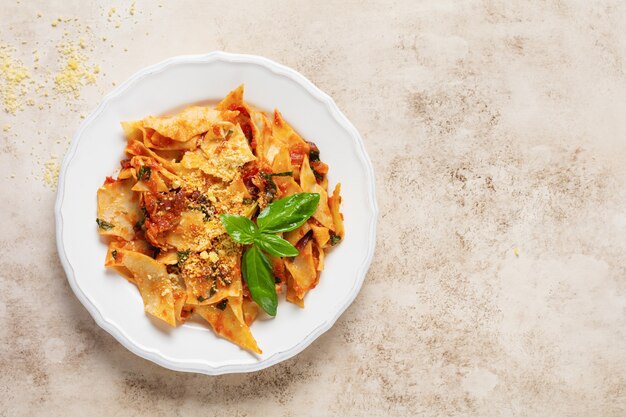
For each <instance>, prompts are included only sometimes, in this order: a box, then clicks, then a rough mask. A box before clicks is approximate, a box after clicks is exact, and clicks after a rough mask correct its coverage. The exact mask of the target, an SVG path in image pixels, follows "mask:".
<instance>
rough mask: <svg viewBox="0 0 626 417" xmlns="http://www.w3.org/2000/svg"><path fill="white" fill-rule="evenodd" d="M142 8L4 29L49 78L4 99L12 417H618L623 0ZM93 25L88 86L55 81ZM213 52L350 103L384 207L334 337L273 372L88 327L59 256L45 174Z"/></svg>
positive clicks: (7, 5)
mask: <svg viewBox="0 0 626 417" xmlns="http://www.w3.org/2000/svg"><path fill="white" fill-rule="evenodd" d="M92 3H93V4H92ZM111 7H115V11H113V12H111ZM131 11H132V10H131V2H130V1H125V2H123V1H114V2H112V3H108V2H107V3H105V2H102V4H101V5H97V4H95V2H83V1H78V0H72V1H59V0H55V1H51V2H46V1H32V2H30V1H22V2H21V3H20V2H16V1H14V0H9V1H5V2H3V4H2V12H1V14H2V20H3V23H2V25H1V26H0V44H2V45H4V46H5V47H9V49H10V48H13V49H14V52H13V57H14V58H13V59H19V60H21V61H22V63H23V65H24V66H25V67H27V68H28V69H29V71H30V74H31V78H35V79H37V80H38V81H37V83H39V82H41V83H43V85H44V87H42V89H39V90H36V89H35V88H36V86H37V83H35V84H32V85H31V84H25V85H26V87H25V88H26V89H27V90H28V91H27V95H26V96H25V97H28V96H32V97H33V100H34V101H33V102H31V103H30V105H29V104H28V103H26V104H24V105H23V106H21V108H20V109H19V110H18V111H17V112H16V114H15V115H10V114H7V113H2V114H0V126H2V127H3V130H2V131H0V133H1V134H2V136H1V138H0V183H1V188H0V190H1V191H0V192H1V194H0V198H1V199H2V201H3V202H4V204H3V208H2V235H1V236H0V248H1V252H2V257H1V259H0V317H1V318H2V325H1V326H0V370H1V372H0V415H1V416H19V415H31V416H44V415H45V416H74V415H76V416H85V415H90V416H91V415H103V416H122V415H124V416H125V415H142V416H143V415H145V416H151V417H156V416H182V415H185V416H189V415H203V416H212V415H215V416H218V415H230V416H253V415H263V416H268V415H272V416H308V415H311V416H322V415H369V416H389V415H394V416H395V415H419V416H485V417H486V416H581V417H583V416H584V417H587V416H606V417H610V416H615V417H617V416H624V415H626V257H625V254H626V163H625V162H626V101H625V99H626V72H625V71H626V63H625V59H626V37H624V27H626V3H624V2H623V1H595V2H591V1H535V2H529V3H527V2H514V1H495V0H494V1H458V2H454V1H443V0H442V1H434V0H433V1H409V0H407V1H400V0H398V1H392V2H375V1H350V0H349V1H341V2H339V1H337V2H329V1H316V2H305V1H302V2H291V1H281V2H268V3H265V4H263V3H261V2H254V3H253V4H252V2H250V3H248V2H239V1H233V2H222V3H214V2H210V3H209V2H192V1H179V2H174V1H171V2H166V1H147V0H139V1H137V3H136V5H135V8H134V14H132V13H131ZM38 13H39V14H40V15H41V16H40V17H38ZM59 17H60V18H61V20H60V21H59V22H57V24H56V26H53V25H52V23H53V20H54V19H58V18H59ZM74 18H76V19H77V20H74ZM64 32H67V33H65V34H64ZM79 38H84V44H85V48H81V50H82V53H83V54H84V56H83V58H84V59H85V61H84V63H85V65H89V66H90V67H89V68H93V66H95V65H99V69H100V71H99V72H98V73H97V74H96V76H95V84H93V85H86V86H85V87H84V88H79V89H78V91H79V93H80V96H79V97H75V95H74V94H73V93H70V94H66V93H62V92H60V93H55V90H54V78H55V74H56V73H57V72H58V71H59V68H61V67H63V65H65V63H64V61H63V60H64V59H65V58H66V56H60V55H59V53H58V51H57V50H56V45H57V44H58V43H59V42H60V41H62V40H63V39H66V40H69V41H72V42H78V39H79ZM35 49H36V50H38V53H37V54H34V53H33V51H34V50H35ZM216 49H217V50H225V51H231V52H243V53H253V54H259V55H264V56H267V57H269V58H271V59H274V60H276V61H278V62H280V63H283V64H285V65H288V66H291V67H293V68H295V69H296V70H298V71H300V72H302V73H303V74H304V75H305V76H307V77H308V78H310V79H311V80H312V81H313V82H314V83H315V84H317V85H318V86H319V87H320V88H321V89H322V90H324V91H326V92H327V93H329V94H330V95H331V96H332V97H334V99H335V100H336V102H337V104H338V105H339V107H340V108H341V109H342V110H343V111H344V112H345V114H346V115H347V116H348V118H349V119H350V120H351V121H352V122H353V123H354V124H355V126H356V127H357V128H358V129H359V131H360V132H361V134H362V136H363V138H364V140H365V145H366V148H367V150H368V152H369V154H370V156H371V157H372V161H373V164H374V167H375V171H376V175H377V192H378V200H379V204H380V208H381V215H380V219H379V227H378V234H379V240H378V245H377V252H376V256H375V258H374V261H373V264H372V267H371V269H370V272H369V274H368V275H367V279H366V281H365V284H364V286H363V289H362V291H361V293H360V294H359V296H358V297H357V299H356V301H355V302H354V304H353V305H352V307H350V308H349V309H348V310H347V312H346V313H345V314H344V315H343V316H342V317H341V318H340V319H339V321H338V322H337V324H336V325H335V326H334V328H333V329H331V330H330V331H329V332H328V333H326V334H325V335H323V336H322V337H320V338H319V339H318V340H317V341H316V342H315V343H313V344H312V345H311V346H310V347H309V348H308V349H306V350H305V351H304V352H302V353H301V354H300V355H298V356H297V357H295V358H293V359H291V360H288V361H286V362H284V363H282V364H280V365H277V366H274V367H272V368H270V369H267V370H264V371H261V372H257V373H254V374H247V375H230V376H222V377H207V376H202V375H189V374H181V373H176V372H172V371H169V370H166V369H163V368H160V367H159V366H157V365H154V364H152V363H150V362H147V361H145V360H143V359H140V358H138V357H136V356H134V355H133V354H131V353H130V352H128V351H127V350H126V349H124V348H123V347H122V346H121V345H120V344H118V343H117V342H116V341H115V340H114V339H113V338H112V337H111V336H109V335H108V334H107V333H106V332H104V331H103V330H101V329H100V328H99V327H98V326H97V325H96V324H95V323H94V321H93V320H92V319H91V317H90V316H89V314H88V313H87V311H86V310H85V309H84V308H83V307H82V305H81V304H80V303H79V302H78V301H77V299H76V298H75V297H74V295H73V293H72V292H71V290H70V288H69V286H68V284H67V282H66V279H65V275H64V273H63V271H62V268H61V266H60V264H59V261H58V258H57V254H56V248H55V240H54V239H55V236H54V233H55V231H54V218H53V202H54V198H55V192H54V190H53V188H54V187H50V186H49V184H48V183H49V182H50V181H47V182H46V181H44V179H45V178H46V175H47V176H48V177H49V176H50V175H53V174H54V168H55V164H58V162H55V159H54V158H52V159H51V155H52V156H55V157H56V158H57V159H56V161H58V159H59V158H61V157H62V155H63V153H64V150H65V148H66V146H67V142H68V140H69V138H71V136H72V134H73V132H74V131H75V129H76V128H77V127H78V125H79V124H80V122H81V116H80V115H81V113H82V114H87V113H88V112H89V111H90V110H91V109H93V108H94V107H95V106H96V105H97V103H98V102H99V100H100V99H101V97H102V95H103V94H105V93H106V92H108V91H110V90H111V89H112V88H113V86H112V85H113V83H114V82H117V83H119V82H121V81H123V80H125V79H126V78H127V77H129V76H130V75H131V74H132V73H134V72H135V71H137V70H139V69H140V68H142V67H144V66H147V65H149V64H153V63H156V62H158V61H161V60H162V59H165V58H167V57H170V56H174V55H180V54H189V53H203V52H208V51H211V50H216ZM34 55H39V56H40V58H39V59H38V60H37V61H35V59H34V58H33V56H34ZM0 61H1V60H0ZM7 62H8V61H6V60H5V62H4V63H2V62H0V64H2V65H5V69H4V74H5V77H6V74H7V69H6V65H8V64H7ZM12 62H13V64H11V65H14V61H12ZM35 67H37V68H36V69H35ZM1 82H2V77H0V83H1ZM0 85H2V84H0ZM2 88H6V87H2ZM47 90H49V95H48V97H46V96H45V94H44V91H47ZM18 93H20V90H18ZM40 106H41V108H40Z"/></svg>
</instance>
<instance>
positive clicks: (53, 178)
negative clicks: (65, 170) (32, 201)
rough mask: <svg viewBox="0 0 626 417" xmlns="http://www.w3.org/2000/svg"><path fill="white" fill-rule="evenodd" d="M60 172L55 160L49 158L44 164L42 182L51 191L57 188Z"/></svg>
mask: <svg viewBox="0 0 626 417" xmlns="http://www.w3.org/2000/svg"><path fill="white" fill-rule="evenodd" d="M60 170H61V165H59V162H58V161H57V160H56V158H51V159H49V160H48V161H46V162H45V163H44V172H43V182H44V184H46V185H47V186H48V187H50V188H52V189H53V190H54V189H56V187H57V182H58V181H59V171H60Z"/></svg>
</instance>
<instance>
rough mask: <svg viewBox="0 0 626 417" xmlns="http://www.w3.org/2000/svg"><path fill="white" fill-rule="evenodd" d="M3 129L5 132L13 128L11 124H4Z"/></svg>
mask: <svg viewBox="0 0 626 417" xmlns="http://www.w3.org/2000/svg"><path fill="white" fill-rule="evenodd" d="M2 130H4V131H5V132H8V131H9V130H11V125H10V124H8V123H7V124H5V125H4V126H2Z"/></svg>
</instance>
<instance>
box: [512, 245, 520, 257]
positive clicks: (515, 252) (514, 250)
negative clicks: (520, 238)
mask: <svg viewBox="0 0 626 417" xmlns="http://www.w3.org/2000/svg"><path fill="white" fill-rule="evenodd" d="M513 253H514V254H515V256H516V257H518V258H519V248H518V247H517V246H516V247H514V248H513Z"/></svg>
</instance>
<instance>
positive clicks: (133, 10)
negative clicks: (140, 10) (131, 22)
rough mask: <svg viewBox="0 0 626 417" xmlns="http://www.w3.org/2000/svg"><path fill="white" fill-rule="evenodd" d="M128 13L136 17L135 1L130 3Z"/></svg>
mask: <svg viewBox="0 0 626 417" xmlns="http://www.w3.org/2000/svg"><path fill="white" fill-rule="evenodd" d="M128 13H130V15H131V16H134V15H135V0H133V1H131V2H130V9H128Z"/></svg>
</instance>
